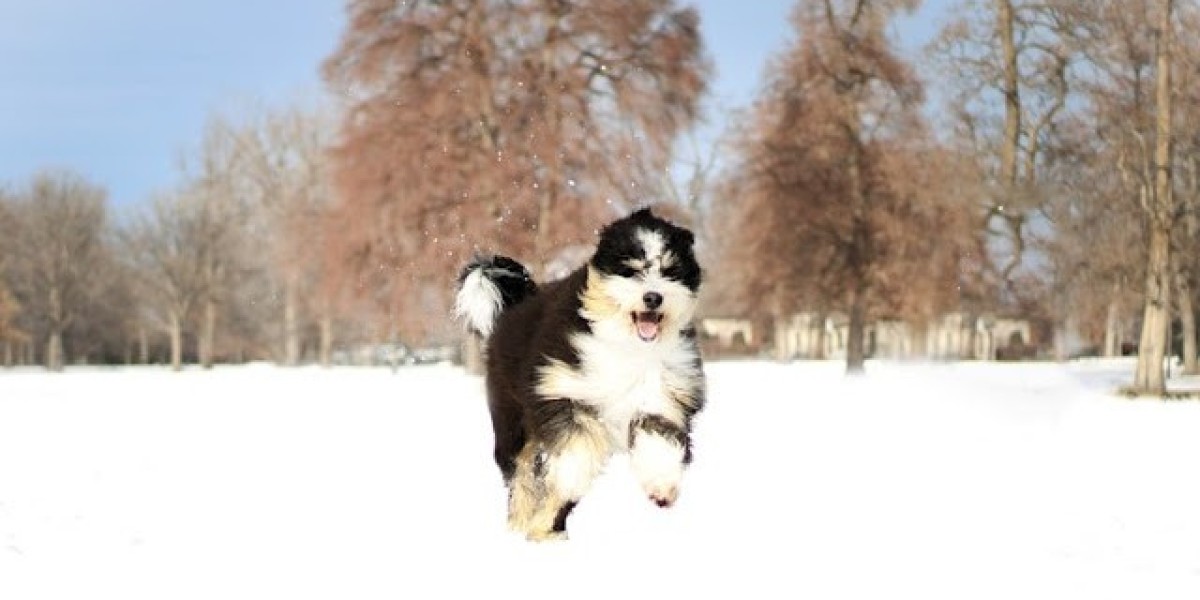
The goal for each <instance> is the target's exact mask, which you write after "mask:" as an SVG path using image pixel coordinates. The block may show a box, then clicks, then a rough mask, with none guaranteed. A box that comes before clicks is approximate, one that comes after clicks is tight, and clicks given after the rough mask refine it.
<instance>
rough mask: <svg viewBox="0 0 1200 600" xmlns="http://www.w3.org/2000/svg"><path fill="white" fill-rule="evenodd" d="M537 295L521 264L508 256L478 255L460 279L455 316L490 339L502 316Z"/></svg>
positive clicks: (464, 269)
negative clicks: (507, 310) (516, 305)
mask: <svg viewBox="0 0 1200 600" xmlns="http://www.w3.org/2000/svg"><path fill="white" fill-rule="evenodd" d="M535 293H537V285H536V284H535V283H534V282H533V277H531V276H530V275H529V270H528V269H526V268H525V266H524V265H522V264H521V263H519V262H517V261H515V260H513V259H511V258H508V257H507V256H476V257H475V259H474V260H472V261H471V262H470V263H468V264H467V266H465V267H463V270H462V272H461V273H460V274H459V276H458V294H457V295H456V296H455V298H454V314H455V315H456V316H457V317H458V319H459V320H460V321H462V322H463V323H464V324H466V326H467V329H469V330H471V331H472V332H474V333H475V334H477V335H479V336H481V337H483V338H487V337H488V336H489V335H491V334H492V328H493V327H495V325H496V319H498V318H499V317H500V313H502V312H504V310H505V309H507V308H508V307H510V306H513V305H515V304H517V303H519V302H520V301H522V300H524V299H525V298H528V297H529V296H532V295H533V294H535Z"/></svg>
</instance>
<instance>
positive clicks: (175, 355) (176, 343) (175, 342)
mask: <svg viewBox="0 0 1200 600" xmlns="http://www.w3.org/2000/svg"><path fill="white" fill-rule="evenodd" d="M170 319H171V322H170V325H169V327H170V331H169V332H168V333H170V335H171V369H172V370H174V371H182V370H183V318H182V317H181V316H179V315H177V314H172V315H171V318H170Z"/></svg>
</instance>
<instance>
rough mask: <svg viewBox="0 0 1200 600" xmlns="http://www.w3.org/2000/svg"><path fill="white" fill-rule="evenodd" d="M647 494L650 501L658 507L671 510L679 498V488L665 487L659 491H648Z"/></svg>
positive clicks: (673, 486)
mask: <svg viewBox="0 0 1200 600" xmlns="http://www.w3.org/2000/svg"><path fill="white" fill-rule="evenodd" d="M646 493H647V494H649V495H650V501H651V502H653V503H654V504H656V505H658V507H659V508H671V506H673V505H674V504H675V500H677V499H678V498H679V486H678V485H671V486H663V487H661V488H659V489H647V490H646Z"/></svg>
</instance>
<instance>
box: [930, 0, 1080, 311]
mask: <svg viewBox="0 0 1200 600" xmlns="http://www.w3.org/2000/svg"><path fill="white" fill-rule="evenodd" d="M1084 4H1086V3H1079V2H1075V1H1073V0H1050V1H1045V2H1044V1H1035V0H966V1H965V2H963V3H962V4H960V6H959V10H958V13H957V16H956V17H955V18H954V19H952V20H951V21H950V22H949V23H948V24H947V25H946V27H945V28H944V29H943V30H942V32H941V33H940V35H939V36H938V38H937V39H935V41H934V43H933V44H932V45H931V51H932V53H933V56H934V58H935V61H934V64H936V65H938V66H940V67H943V68H944V70H945V73H946V75H945V76H944V78H945V80H946V81H947V83H949V84H950V87H951V89H952V90H953V91H954V93H953V95H952V96H951V99H950V100H949V103H948V109H949V110H948V114H949V115H950V116H951V118H952V119H953V121H952V122H951V123H950V124H951V125H952V126H953V129H952V130H953V131H954V132H955V133H956V135H958V136H960V137H962V138H965V139H966V140H967V141H968V142H969V143H970V145H971V146H972V149H971V153H970V154H971V155H972V156H973V157H974V158H975V159H976V160H977V161H978V168H977V170H976V173H977V176H978V178H979V179H980V181H979V183H980V184H981V186H982V189H983V190H984V192H985V193H983V194H981V195H980V197H981V199H982V205H981V206H980V207H979V210H980V213H981V215H982V222H983V225H984V231H986V232H987V234H988V235H987V236H985V237H982V238H981V239H980V240H979V243H980V250H979V254H980V256H982V257H985V258H987V260H986V261H985V262H984V266H985V267H987V268H988V270H989V271H990V272H991V273H992V274H993V277H994V280H995V282H996V283H997V284H998V285H999V286H1000V287H1001V290H1002V291H1003V292H1004V294H1005V295H1006V296H1007V300H1008V301H1009V302H1016V303H1018V304H1021V303H1026V304H1027V303H1028V302H1029V301H1030V299H1029V298H1028V297H1026V291H1025V290H1023V289H1022V287H1021V286H1017V285H1015V280H1016V277H1017V274H1018V271H1019V270H1020V268H1021V267H1022V265H1023V264H1024V262H1025V255H1026V254H1027V250H1028V248H1029V246H1030V239H1029V237H1030V228H1031V227H1032V224H1033V223H1034V222H1035V221H1036V220H1037V213H1038V211H1040V210H1041V209H1042V208H1043V206H1044V203H1045V201H1046V199H1047V198H1048V197H1049V194H1047V192H1046V189H1045V188H1046V186H1044V185H1042V182H1041V181H1040V176H1039V175H1040V172H1041V171H1042V170H1043V169H1044V164H1043V162H1044V151H1045V148H1046V147H1047V145H1048V144H1049V140H1048V137H1049V136H1051V135H1053V132H1054V131H1055V129H1056V126H1057V125H1058V123H1059V121H1060V120H1061V119H1062V118H1063V117H1064V115H1065V113H1066V112H1067V108H1068V104H1069V102H1070V98H1071V91H1072V90H1071V82H1072V78H1073V75H1072V65H1073V63H1074V62H1075V60H1076V58H1077V56H1078V45H1079V43H1080V40H1081V39H1085V38H1087V37H1088V36H1089V31H1088V29H1087V28H1086V25H1087V24H1088V22H1089V21H1088V20H1087V19H1085V18H1084V17H1083V13H1085V12H1086V6H1084Z"/></svg>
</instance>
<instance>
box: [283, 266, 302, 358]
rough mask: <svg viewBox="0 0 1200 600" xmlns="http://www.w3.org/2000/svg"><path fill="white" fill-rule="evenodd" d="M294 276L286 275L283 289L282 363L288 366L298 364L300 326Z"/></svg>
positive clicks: (297, 294) (297, 293)
mask: <svg viewBox="0 0 1200 600" xmlns="http://www.w3.org/2000/svg"><path fill="white" fill-rule="evenodd" d="M296 286H297V284H296V282H295V278H293V277H290V276H289V277H288V281H287V284H286V285H285V287H284V290H283V363H284V364H285V365H287V366H289V367H294V366H296V365H297V364H300V327H299V324H298V321H299V317H298V316H297V308H296V304H297V303H298V302H299V292H297V290H296Z"/></svg>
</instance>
